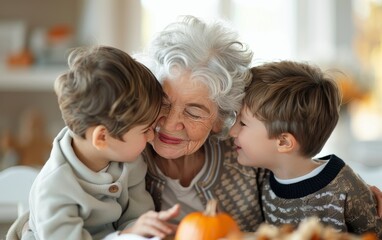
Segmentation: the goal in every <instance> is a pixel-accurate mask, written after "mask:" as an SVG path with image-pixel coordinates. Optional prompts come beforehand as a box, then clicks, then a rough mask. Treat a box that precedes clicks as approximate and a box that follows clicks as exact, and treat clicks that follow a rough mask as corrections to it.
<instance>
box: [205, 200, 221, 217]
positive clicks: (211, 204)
mask: <svg viewBox="0 0 382 240" xmlns="http://www.w3.org/2000/svg"><path fill="white" fill-rule="evenodd" d="M217 205H218V201H217V200H216V199H211V200H209V201H208V203H207V207H206V210H205V211H204V215H207V216H211V217H213V216H215V215H216V208H217Z"/></svg>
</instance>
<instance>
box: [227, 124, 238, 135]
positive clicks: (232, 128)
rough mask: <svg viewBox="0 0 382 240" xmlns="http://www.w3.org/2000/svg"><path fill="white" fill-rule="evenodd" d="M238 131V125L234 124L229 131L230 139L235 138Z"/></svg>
mask: <svg viewBox="0 0 382 240" xmlns="http://www.w3.org/2000/svg"><path fill="white" fill-rule="evenodd" d="M239 130H240V126H239V124H238V123H237V122H236V123H235V124H234V125H233V126H232V127H231V129H230V130H229V135H230V136H231V137H237V134H238V132H239Z"/></svg>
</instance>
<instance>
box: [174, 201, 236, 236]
mask: <svg viewBox="0 0 382 240" xmlns="http://www.w3.org/2000/svg"><path fill="white" fill-rule="evenodd" d="M216 206H217V201H216V200H214V199H213V200H210V201H209V202H208V203H207V208H206V211H205V212H193V213H190V214H188V215H187V216H185V217H184V218H183V219H182V221H181V222H180V224H179V226H178V230H177V232H176V235H175V240H217V239H219V238H224V237H227V236H228V235H229V234H232V233H234V232H240V230H239V227H238V225H237V223H236V222H235V220H234V219H233V218H232V217H231V216H230V215H228V214H227V213H222V212H221V213H217V212H216Z"/></svg>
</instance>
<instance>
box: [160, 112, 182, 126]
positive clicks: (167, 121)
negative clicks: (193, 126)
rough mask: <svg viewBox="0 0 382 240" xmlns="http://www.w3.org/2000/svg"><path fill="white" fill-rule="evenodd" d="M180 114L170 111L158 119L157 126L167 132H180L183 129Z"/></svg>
mask: <svg viewBox="0 0 382 240" xmlns="http://www.w3.org/2000/svg"><path fill="white" fill-rule="evenodd" d="M183 121H184V119H183V115H182V112H180V111H177V110H176V109H171V110H170V111H167V112H166V113H163V114H162V115H161V116H160V117H159V121H158V124H159V125H160V127H161V128H164V129H166V130H169V131H180V130H182V129H183V128H184V122H183Z"/></svg>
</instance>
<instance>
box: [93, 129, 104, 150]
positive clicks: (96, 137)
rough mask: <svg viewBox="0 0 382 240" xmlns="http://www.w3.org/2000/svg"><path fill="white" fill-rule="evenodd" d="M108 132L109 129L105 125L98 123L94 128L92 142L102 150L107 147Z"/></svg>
mask: <svg viewBox="0 0 382 240" xmlns="http://www.w3.org/2000/svg"><path fill="white" fill-rule="evenodd" d="M107 134H108V131H107V129H106V128H105V126H103V125H98V126H96V127H95V128H94V130H93V133H92V144H93V146H94V147H95V148H97V149H98V150H102V149H104V148H106V147H107V141H106V139H107Z"/></svg>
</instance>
